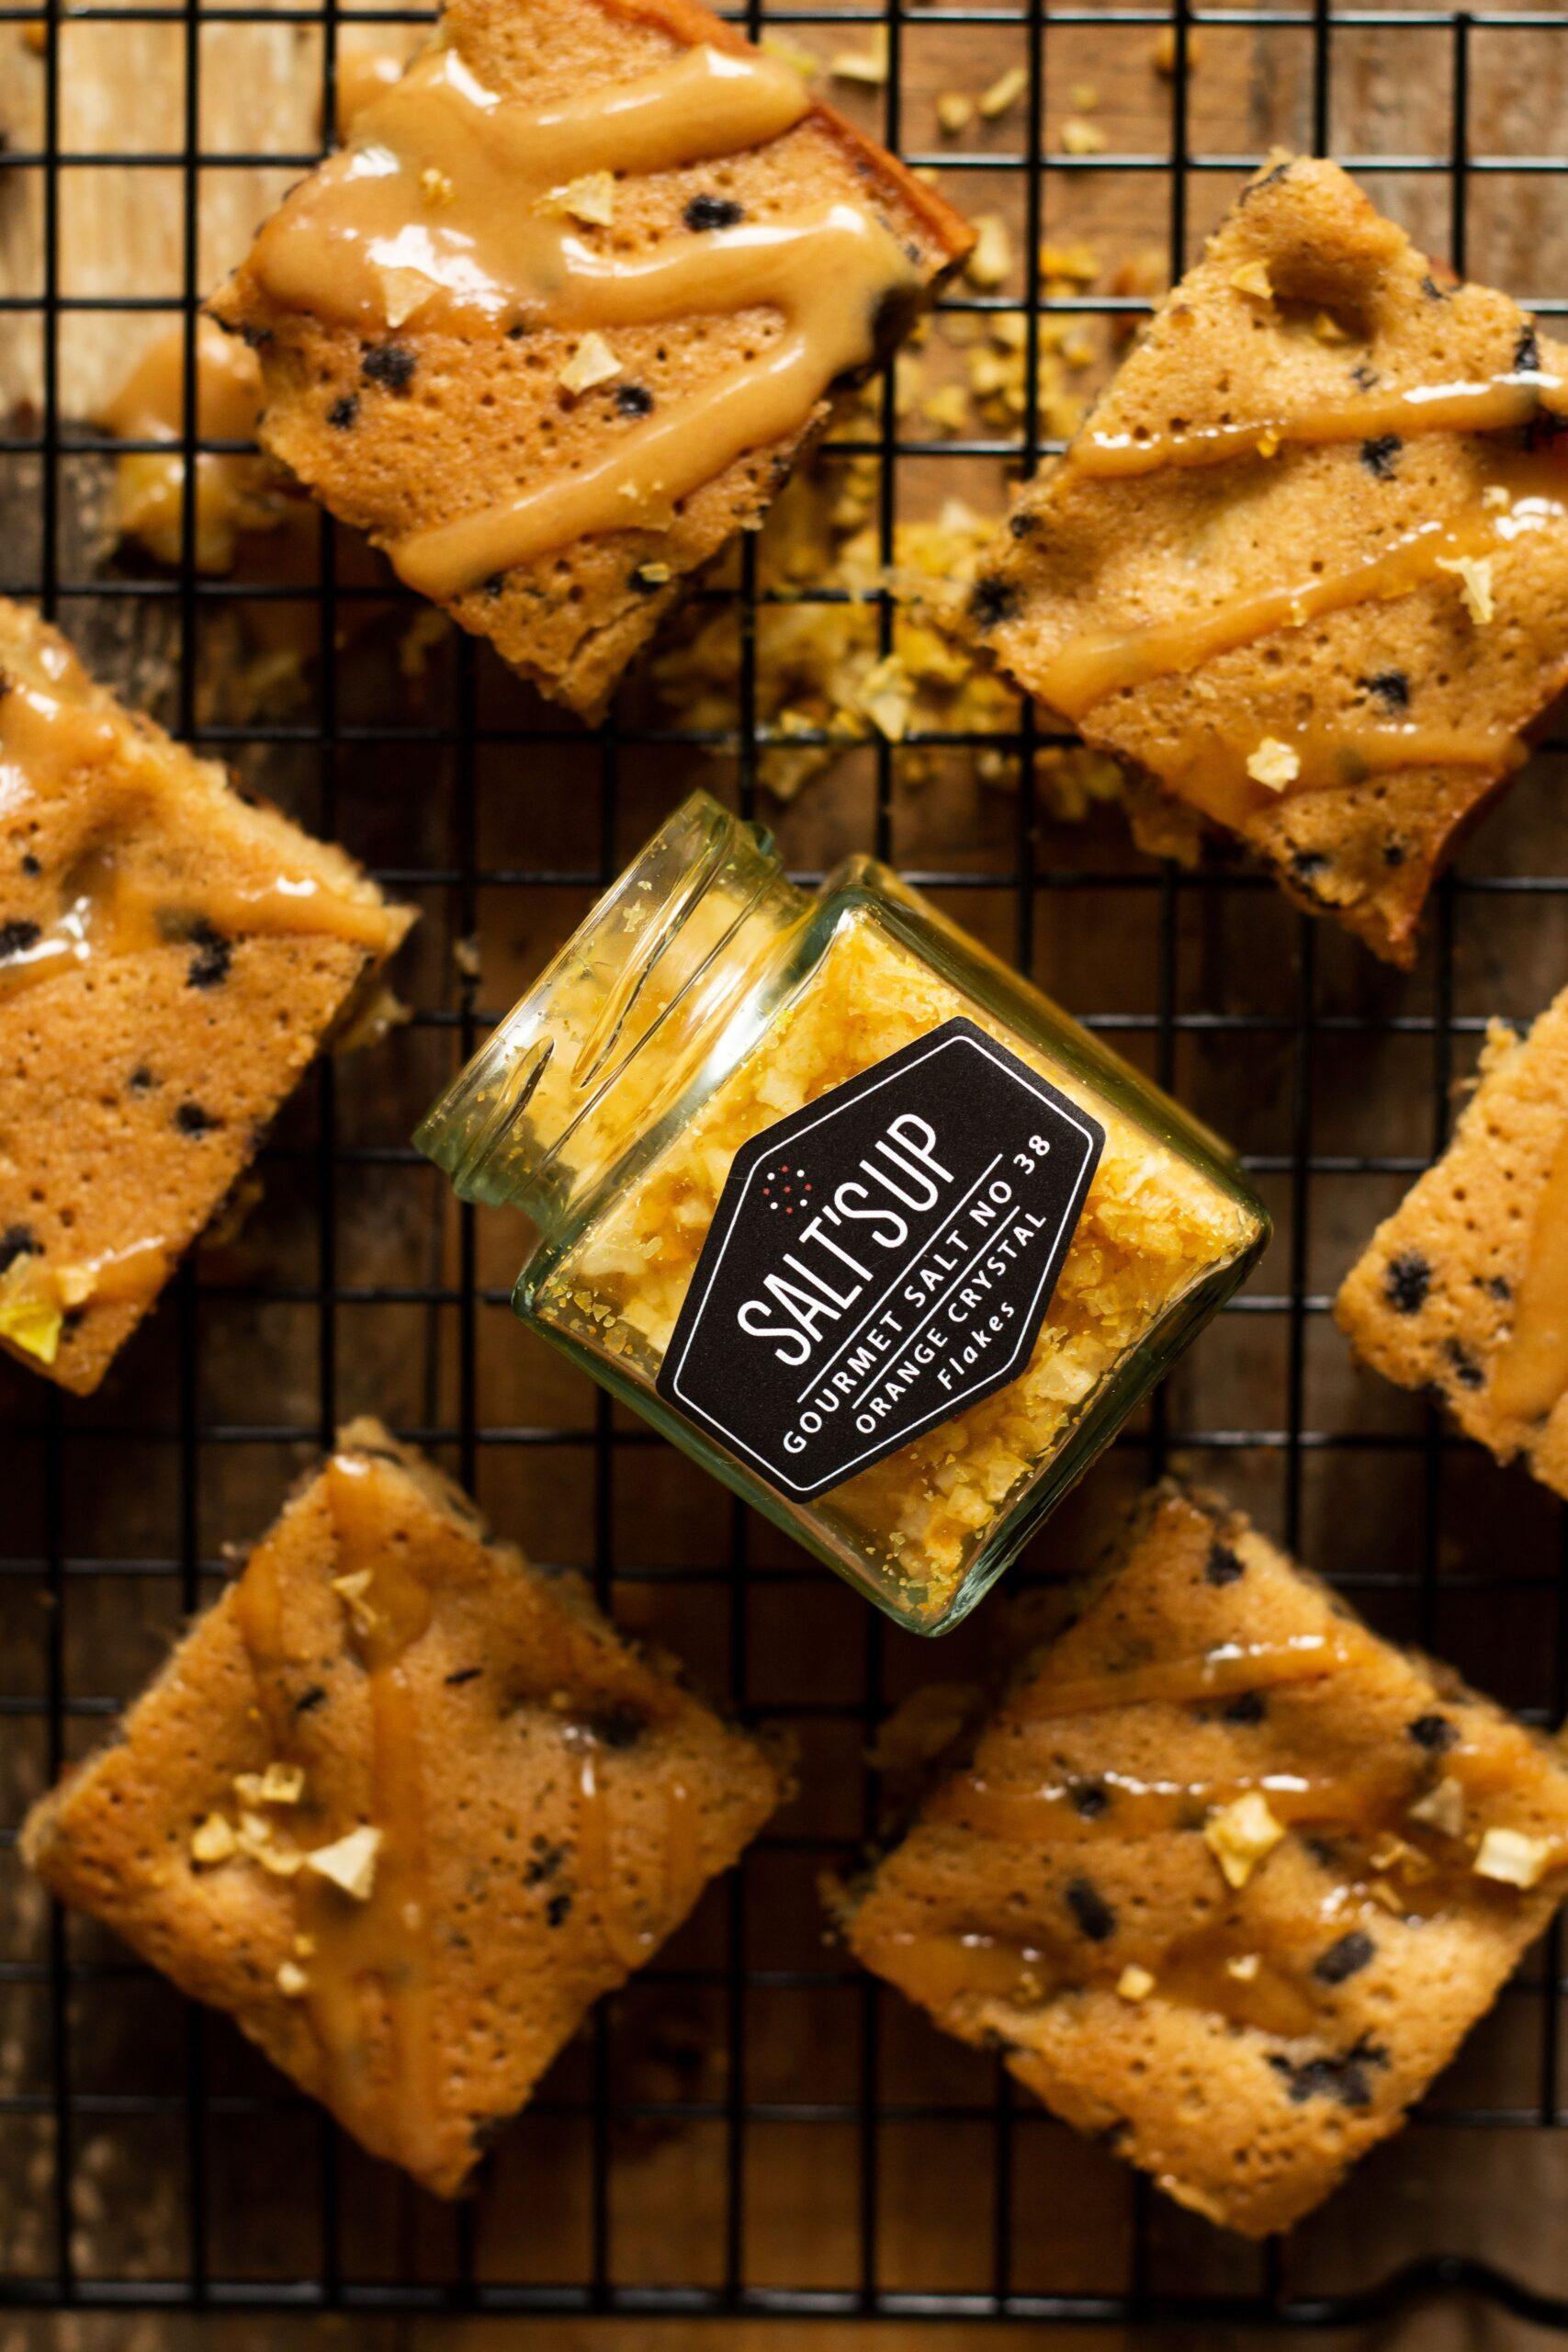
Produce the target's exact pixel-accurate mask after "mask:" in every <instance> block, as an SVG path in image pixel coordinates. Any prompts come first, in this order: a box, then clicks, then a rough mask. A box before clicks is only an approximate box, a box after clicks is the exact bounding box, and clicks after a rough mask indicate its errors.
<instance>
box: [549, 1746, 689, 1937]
mask: <svg viewBox="0 0 1568 2352" xmlns="http://www.w3.org/2000/svg"><path fill="white" fill-rule="evenodd" d="M570 1740H571V1744H572V1746H573V1747H574V1748H576V1749H577V1750H578V1768H577V1791H576V1799H575V1806H576V1814H575V1818H576V1835H577V1875H578V1884H579V1888H580V1891H581V1894H582V1895H583V1896H592V1900H593V1903H594V1905H595V1917H597V1919H598V1921H599V1928H600V1932H601V1934H602V1935H603V1937H604V1948H605V1950H606V1951H607V1952H608V1953H609V1955H610V1958H611V1959H612V1960H613V1961H614V1962H615V1966H616V1967H617V1968H620V1969H624V1970H625V1971H626V1973H627V1974H628V1975H629V1974H630V1973H631V1972H632V1971H633V1970H634V1969H637V1968H640V1967H641V1966H642V1964H643V1962H645V1961H646V1960H647V1959H648V1957H649V1953H650V1952H653V1951H657V1949H658V1947H659V1944H660V1941H661V1935H660V1929H659V1928H654V1927H651V1926H649V1924H648V1922H647V1921H646V1920H641V1921H639V1920H637V1919H634V1918H633V1917H631V1916H630V1914H629V1912H628V1911H627V1910H626V1909H625V1908H624V1907H623V1906H622V1905H621V1903H620V1902H619V1901H618V1900H617V1894H618V1889H617V1884H616V1880H615V1817H614V1814H613V1812H612V1809H611V1805H610V1798H609V1791H608V1789H607V1788H606V1787H605V1784H604V1781H603V1779H602V1778H601V1777H600V1771H599V1763H598V1747H597V1743H596V1742H595V1741H594V1739H593V1737H592V1734H591V1733H590V1732H588V1731H587V1730H586V1729H585V1728H580V1727H577V1726H574V1727H573V1729H572V1731H571V1733H570ZM698 1822H699V1810H698V1806H697V1804H696V1800H695V1798H694V1796H693V1793H692V1792H691V1790H690V1789H689V1788H688V1787H687V1785H686V1783H685V1781H682V1779H680V1777H679V1776H678V1775H676V1776H674V1777H672V1778H671V1779H670V1780H668V1781H666V1782H665V1784H664V1825H663V1826H664V1838H663V1849H662V1864H661V1870H662V1894H663V1899H664V1905H665V1913H664V1916H665V1918H666V1919H667V1920H673V1919H674V1918H676V1917H678V1916H679V1914H680V1912H681V1911H682V1910H683V1909H684V1908H685V1905H687V1903H689V1901H690V1900H691V1895H692V1890H693V1887H694V1884H695V1883H696V1882H697V1880H698V1879H699V1878H700V1877H701V1875H702V1856H701V1851H700V1847H699V1843H698V1836H697V1832H698ZM666 1932H667V1930H666Z"/></svg>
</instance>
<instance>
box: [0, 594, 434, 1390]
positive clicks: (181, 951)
mask: <svg viewBox="0 0 1568 2352" xmlns="http://www.w3.org/2000/svg"><path fill="white" fill-rule="evenodd" d="M412 921H413V916H412V912H411V911H409V910H406V909H403V908H400V907H393V906H389V904H388V903H387V901H386V900H385V899H383V898H382V896H381V894H380V892H379V891H378V889H377V888H376V887H375V885H374V884H373V883H372V882H370V881H369V880H367V877H366V876H365V875H363V874H362V873H361V872H360V870H359V868H358V867H357V866H356V865H355V864H354V863H353V862H352V860H351V859H349V858H347V857H345V856H344V853H343V852H342V851H341V850H340V849H337V848H335V847H333V845H331V844H330V843H328V842H318V841H312V840H311V839H310V836H309V834H306V833H302V832H301V831H299V828H298V827H297V826H295V825H291V824H290V823H289V822H288V820H287V819H286V818H284V817H282V816H280V815H279V814H278V812H277V811H276V809H267V808H264V807H259V806H256V805H254V804H252V803H248V802H246V801H243V800H242V799H241V798H240V797H239V796H238V795H237V794H236V793H234V792H232V791H231V790H230V788H229V784H228V779H227V777H226V776H225V774H224V772H223V770H222V769H221V768H220V767H218V766H217V765H215V764H214V763H211V762H210V761H207V760H198V759H197V758H195V757H194V756H193V755H192V754H191V753H190V752H187V751H186V750H185V749H184V747H183V746H182V745H180V744H178V743H176V742H175V741H172V740H171V739H170V737H168V736H167V735H165V734H164V732H163V730H162V729H161V728H158V727H155V726H153V725H152V721H151V720H149V719H147V718H142V717H141V715H140V714H139V713H136V712H133V711H129V710H126V709H124V708H123V707H121V706H120V705H119V704H118V702H116V701H115V699H114V697H113V696H112V695H109V694H108V693H107V692H106V690H105V689H104V688H103V687H101V686H97V685H95V684H94V683H93V682H92V680H91V679H89V678H88V676H87V675H86V673H85V671H84V670H83V669H82V667H81V665H80V663H79V662H77V660H76V658H75V656H74V655H73V652H72V650H71V649H70V647H69V646H68V645H67V643H66V642H65V639H63V638H62V637H61V636H60V635H59V634H58V632H57V631H56V630H54V629H52V628H49V627H48V626H47V624H46V623H45V622H43V621H41V620H40V619H39V617H38V616H37V615H36V614H35V613H32V612H30V611H28V610H26V609H24V608H23V607H22V606H21V605H11V604H6V603H5V602H4V601H0V1136H4V1139H5V1140H4V1146H3V1148H0V1344H3V1345H4V1346H5V1347H6V1348H7V1349H8V1350H9V1351H11V1353H12V1354H14V1355H16V1356H17V1357H18V1358H19V1359H20V1360H21V1361H22V1362H24V1363H28V1364H30V1365H31V1366H32V1367H33V1368H34V1369H35V1370H38V1371H41V1372H44V1373H46V1374H48V1375H49V1376H50V1377H51V1379H53V1380H55V1381H58V1382H59V1384H60V1385H61V1386H62V1388H69V1389H73V1390H74V1391H75V1392H76V1393H77V1394H78V1395H85V1394H86V1393H87V1392H88V1391H89V1390H91V1389H94V1388H96V1386H97V1385H98V1383H99V1381H100V1380H101V1379H102V1378H103V1376H104V1374H105V1372H106V1371H107V1368H108V1365H109V1363H110V1361H111V1360H112V1358H113V1357H114V1355H115V1352H116V1351H117V1350H118V1348H119V1347H120V1346H121V1345H122V1344H123V1343H124V1341H125V1340H126V1339H127V1338H128V1337H129V1336H130V1332H131V1331H132V1330H134V1329H135V1328H136V1326H137V1324H138V1323H139V1322H140V1321H141V1317H142V1316H143V1315H145V1314H146V1312H147V1311H148V1309H149V1307H150V1306H152V1302H153V1300H154V1299H155V1298H156V1297H157V1295H158V1293H159V1291H160V1290H161V1289H162V1287H163V1284H164V1282H165V1281H166V1280H167V1278H168V1275H169V1274H170V1272H172V1270H173V1268H174V1265H175V1261H176V1260H177V1259H178V1257H179V1256H180V1253H181V1252H182V1250H185V1249H186V1247H187V1245H188V1244H189V1243H190V1242H191V1241H192V1240H193V1239H194V1238H196V1236H197V1234H198V1233H199V1232H200V1231H201V1229H202V1227H204V1226H205V1225H206V1224H207V1223H208V1221H209V1218H210V1217H211V1216H212V1214H213V1211H214V1210H215V1209H216V1208H217V1207H218V1206H219V1204H220V1202H221V1201H222V1200H223V1198H224V1196H225V1194H226V1193H228V1192H229V1190H230V1188H231V1185H232V1184H233V1182H234V1181H235V1179H236V1177H238V1176H239V1174H240V1173H241V1171H242V1170H243V1169H244V1167H245V1166H246V1165H247V1163H248V1162H249V1160H250V1159H251V1158H252V1156H253V1154H254V1151H255V1148H256V1143H257V1139H258V1135H259V1133H260V1131H261V1129H262V1128H264V1127H265V1124H266V1122H267V1121H268V1120H269V1119H270V1118H271V1117H272V1116H273V1114H274V1113H275V1112H276V1110H277V1108H278V1106H279V1104H280V1103H282V1102H283V1100H284V1098H285V1097H286V1096H287V1095H288V1093H289V1092H290V1091H291V1090H292V1089H293V1087H294V1085H295V1083H296V1082H297V1080H298V1079H299V1074H300V1072H301V1071H302V1070H303V1069H304V1068H305V1066H306V1064H307V1063H308V1062H309V1061H310V1057H311V1056H312V1055H313V1054H314V1053H315V1051H316V1049H317V1047H318V1046H320V1045H321V1040H322V1038H323V1036H324V1035H326V1033H327V1032H328V1031H329V1030H330V1029H331V1028H332V1027H333V1023H336V1022H337V1021H338V1020H339V1017H340V1016H341V1015H343V1014H344V1012H345V1011H347V1010H348V1009H349V1008H350V1006H351V1003H352V1001H353V1000H354V999H355V992H356V990H357V989H358V988H359V986H360V983H361V982H362V981H364V980H365V979H366V978H367V975H369V974H372V973H373V972H374V971H375V970H376V968H377V967H378V966H379V965H380V964H381V963H383V962H384V961H385V959H386V958H387V956H389V955H390V954H391V952H392V950H393V949H394V948H395V947H396V946H397V945H398V943H399V942H400V940H401V938H402V936H403V934H404V933H405V932H406V931H407V930H408V927H409V925H410V924H411V923H412Z"/></svg>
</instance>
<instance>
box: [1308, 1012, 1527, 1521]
mask: <svg viewBox="0 0 1568 2352" xmlns="http://www.w3.org/2000/svg"><path fill="white" fill-rule="evenodd" d="M1335 1315H1336V1317H1337V1321H1338V1324H1339V1328H1340V1329H1341V1330H1342V1331H1344V1332H1345V1333H1346V1334H1347V1335H1348V1338H1349V1340H1350V1344H1351V1346H1352V1347H1353V1348H1354V1349H1355V1351H1356V1353H1357V1354H1358V1355H1359V1357H1360V1358H1361V1360H1362V1362H1363V1363H1369V1364H1371V1367H1372V1369H1373V1370H1374V1371H1375V1372H1381V1373H1382V1374H1383V1375H1384V1377H1385V1378H1386V1379H1389V1380H1393V1381H1396V1382H1397V1383H1398V1385H1400V1387H1402V1388H1435V1389H1436V1390H1437V1391H1438V1394H1439V1395H1440V1396H1441V1397H1442V1398H1443V1401H1444V1403H1445V1404H1446V1405H1447V1407H1448V1408H1449V1410H1450V1413H1451V1414H1452V1415H1453V1417H1454V1419H1455V1420H1456V1421H1457V1422H1458V1423H1459V1425H1460V1427H1461V1429H1462V1430H1464V1431H1465V1433H1466V1435H1467V1436H1469V1437H1473V1438H1477V1439H1479V1440H1480V1442H1481V1443H1482V1444H1483V1445H1484V1446H1486V1447H1488V1448H1489V1449H1490V1451H1491V1452H1492V1453H1495V1455H1496V1457H1497V1459H1498V1461H1499V1462H1508V1461H1512V1460H1514V1459H1515V1458H1516V1457H1517V1456H1522V1457H1523V1459H1524V1461H1525V1463H1526V1464H1527V1465H1528V1467H1529V1469H1530V1470H1531V1471H1533V1473H1534V1474H1535V1476H1537V1477H1538V1478H1540V1480H1541V1481H1542V1482H1543V1483H1544V1484H1545V1485H1546V1486H1548V1487H1551V1488H1552V1489H1553V1491H1554V1492H1555V1493H1557V1494H1560V1495H1568V1408H1565V1407H1564V1395H1565V1392H1568V991H1565V992H1564V993H1563V994H1562V995H1561V996H1559V997H1557V998H1556V999H1555V1000H1554V1001H1553V1002H1552V1003H1551V1004H1550V1005H1548V1007H1547V1009H1546V1011H1545V1012H1543V1013H1542V1014H1541V1015H1540V1019H1539V1020H1538V1021H1537V1022H1536V1023H1535V1026H1534V1027H1533V1028H1532V1029H1531V1030H1530V1032H1529V1035H1528V1036H1527V1037H1519V1036H1517V1035H1515V1033H1514V1031H1513V1030H1512V1029H1510V1028H1508V1027H1507V1026H1506V1024H1505V1023H1502V1022H1496V1023H1494V1024H1493V1026H1492V1029H1491V1032H1490V1034H1489V1035H1488V1038H1487V1042H1486V1045H1485V1046H1484V1048H1483V1052H1482V1057H1481V1082H1480V1085H1479V1086H1478V1087H1477V1089H1476V1091H1475V1092H1474V1093H1473V1094H1472V1096H1471V1099H1470V1101H1469V1103H1467V1104H1466V1105H1465V1108H1464V1110H1463V1112H1462V1113H1461V1115H1460V1119H1459V1123H1458V1125H1457V1126H1456V1128H1455V1130H1454V1136H1453V1140H1452V1142H1451V1143H1450V1146H1449V1148H1448V1149H1447V1151H1445V1152H1444V1154H1443V1156H1442V1158H1441V1159H1439V1160H1438V1164H1437V1166H1436V1167H1435V1168H1429V1169H1428V1170H1427V1173H1426V1175H1425V1176H1422V1177H1420V1178H1419V1179H1418V1180H1417V1182H1416V1183H1415V1184H1414V1185H1412V1187H1411V1189H1410V1191H1409V1192H1408V1193H1406V1194H1405V1196H1404V1200H1403V1201H1402V1202H1401V1203H1400V1204H1399V1206H1398V1208H1397V1209H1395V1211H1394V1213H1393V1216H1391V1217H1388V1218H1385V1220H1384V1221H1383V1223H1382V1225H1380V1226H1379V1227H1378V1229H1377V1231H1376V1232H1375V1233H1374V1234H1373V1236H1372V1238H1371V1241H1370V1242H1369V1243H1368V1245H1367V1247H1366V1249H1365V1250H1363V1252H1362V1253H1361V1256H1360V1257H1359V1259H1358V1260H1357V1261H1356V1263H1355V1265H1354V1266H1352V1267H1351V1269H1350V1272H1348V1274H1347V1275H1346V1277H1345V1281H1344V1283H1343V1284H1342V1286H1341V1288H1340V1292H1339V1296H1338V1298H1337V1302H1336V1305H1335Z"/></svg>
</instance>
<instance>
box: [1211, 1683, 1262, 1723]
mask: <svg viewBox="0 0 1568 2352" xmlns="http://www.w3.org/2000/svg"><path fill="white" fill-rule="evenodd" d="M1267 1713H1269V1702H1268V1700H1267V1699H1265V1697H1264V1696H1263V1693H1262V1691H1237V1693H1236V1695H1235V1698H1234V1699H1231V1700H1229V1701H1227V1702H1226V1703H1225V1705H1224V1706H1223V1707H1222V1708H1221V1709H1220V1717H1221V1720H1222V1722H1224V1723H1227V1724H1260V1723H1261V1722H1262V1721H1263V1718H1264V1716H1265V1715H1266V1714H1267Z"/></svg>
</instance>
